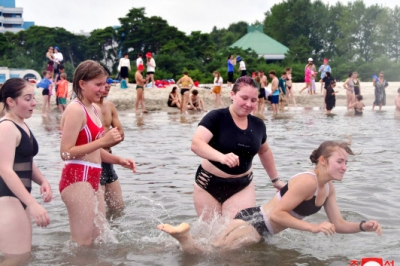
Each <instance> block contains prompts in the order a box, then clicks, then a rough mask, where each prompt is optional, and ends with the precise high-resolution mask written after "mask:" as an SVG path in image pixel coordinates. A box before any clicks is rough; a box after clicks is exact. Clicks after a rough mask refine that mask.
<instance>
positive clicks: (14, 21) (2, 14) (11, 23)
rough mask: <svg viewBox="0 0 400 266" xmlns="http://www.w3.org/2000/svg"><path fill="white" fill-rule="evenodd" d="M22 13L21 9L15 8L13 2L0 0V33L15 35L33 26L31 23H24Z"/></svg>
mask: <svg viewBox="0 0 400 266" xmlns="http://www.w3.org/2000/svg"><path fill="white" fill-rule="evenodd" d="M22 13H23V8H22V7H15V0H0V32H1V33H4V32H6V31H10V32H13V33H16V32H19V31H21V30H26V29H28V28H29V27H31V26H33V25H34V24H35V23H34V22H32V21H24V19H23V18H22Z"/></svg>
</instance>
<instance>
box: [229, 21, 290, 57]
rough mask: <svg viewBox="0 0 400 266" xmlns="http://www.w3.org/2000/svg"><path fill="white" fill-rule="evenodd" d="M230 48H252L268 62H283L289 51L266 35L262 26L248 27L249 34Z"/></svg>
mask: <svg viewBox="0 0 400 266" xmlns="http://www.w3.org/2000/svg"><path fill="white" fill-rule="evenodd" d="M229 47H232V48H233V47H239V48H242V49H243V50H247V49H248V48H250V49H252V50H254V51H255V52H256V53H257V54H258V56H259V57H263V58H265V59H266V60H267V61H276V60H283V59H284V58H285V54H286V53H287V52H288V51H289V48H288V47H286V46H285V45H283V44H281V43H280V42H278V41H276V40H274V39H272V38H271V37H269V36H268V35H266V34H265V33H264V32H263V26H262V25H257V26H254V25H250V26H247V34H246V35H244V36H243V37H242V38H240V39H239V40H237V41H236V42H235V43H234V44H232V45H231V46H229Z"/></svg>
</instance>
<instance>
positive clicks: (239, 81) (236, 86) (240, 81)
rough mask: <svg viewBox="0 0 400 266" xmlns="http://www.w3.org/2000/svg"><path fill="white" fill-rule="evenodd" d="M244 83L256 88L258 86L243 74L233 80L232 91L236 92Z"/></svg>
mask: <svg viewBox="0 0 400 266" xmlns="http://www.w3.org/2000/svg"><path fill="white" fill-rule="evenodd" d="M246 85H247V86H251V87H253V88H255V89H257V90H258V86H257V84H256V82H255V81H254V80H253V79H252V78H250V77H248V76H243V77H240V78H238V79H237V80H236V81H235V84H233V86H232V92H233V93H235V94H236V93H237V92H238V91H240V88H241V87H243V86H246Z"/></svg>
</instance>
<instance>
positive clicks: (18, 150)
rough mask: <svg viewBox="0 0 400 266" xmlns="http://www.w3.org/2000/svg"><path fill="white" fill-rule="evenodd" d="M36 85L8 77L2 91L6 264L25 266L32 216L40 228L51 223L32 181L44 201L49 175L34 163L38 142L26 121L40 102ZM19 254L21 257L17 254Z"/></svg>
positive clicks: (0, 179) (0, 218) (1, 247)
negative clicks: (36, 194)
mask: <svg viewBox="0 0 400 266" xmlns="http://www.w3.org/2000/svg"><path fill="white" fill-rule="evenodd" d="M34 95H35V90H34V88H33V86H32V85H31V84H30V83H29V82H27V81H26V80H24V79H20V78H12V79H9V80H7V81H6V82H5V83H4V85H3V86H2V88H1V90H0V102H2V103H3V106H5V108H6V111H7V112H6V114H5V116H4V117H3V118H2V119H1V120H0V147H1V152H0V173H1V176H0V225H1V226H0V252H1V253H3V254H4V255H5V260H4V261H3V263H4V265H9V263H10V265H25V264H26V263H25V262H24V261H25V259H29V254H30V251H31V246H32V223H31V219H30V218H31V217H33V219H34V220H35V222H36V224H37V225H38V226H40V227H46V226H47V225H49V223H50V219H49V215H48V214H47V211H46V210H45V209H44V208H43V207H42V206H41V205H40V204H39V203H38V202H37V201H36V199H35V198H34V197H32V196H31V194H30V192H31V189H32V181H33V182H35V183H37V184H38V185H39V186H40V194H42V195H43V201H44V202H50V201H51V199H52V192H51V188H50V185H49V182H47V180H46V178H45V177H44V176H43V174H42V173H41V172H40V170H39V169H38V167H37V166H36V165H35V163H34V162H33V157H34V156H35V155H36V154H37V153H38V149H39V147H38V143H37V141H36V139H35V137H34V136H33V134H32V132H31V131H30V129H29V128H28V126H27V125H26V124H25V119H28V118H29V117H31V116H32V113H33V109H34V108H35V105H36V101H35V98H34ZM17 255H18V256H17Z"/></svg>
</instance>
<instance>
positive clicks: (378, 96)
mask: <svg viewBox="0 0 400 266" xmlns="http://www.w3.org/2000/svg"><path fill="white" fill-rule="evenodd" d="M373 85H374V87H375V101H374V103H373V105H372V110H374V109H375V105H379V111H380V110H382V105H386V91H385V90H386V88H387V87H388V86H389V83H387V81H386V80H385V79H384V74H383V71H381V73H379V77H377V78H374V79H373Z"/></svg>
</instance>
